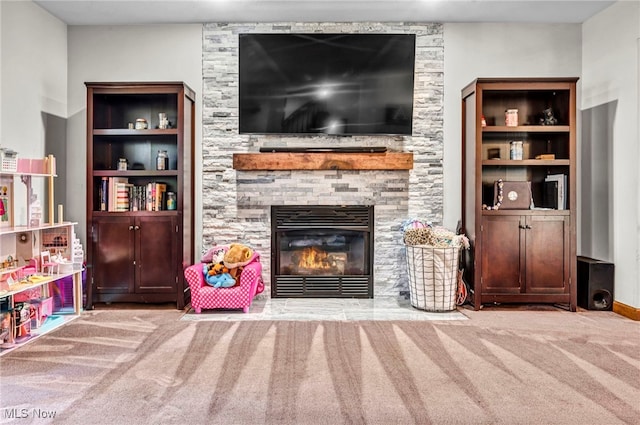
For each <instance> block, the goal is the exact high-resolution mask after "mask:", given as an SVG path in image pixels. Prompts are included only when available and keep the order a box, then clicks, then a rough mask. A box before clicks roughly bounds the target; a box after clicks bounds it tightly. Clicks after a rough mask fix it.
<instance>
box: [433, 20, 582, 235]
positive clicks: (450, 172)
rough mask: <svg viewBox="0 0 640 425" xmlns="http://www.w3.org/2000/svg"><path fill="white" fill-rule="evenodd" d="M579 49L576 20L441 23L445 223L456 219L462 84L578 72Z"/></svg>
mask: <svg viewBox="0 0 640 425" xmlns="http://www.w3.org/2000/svg"><path fill="white" fill-rule="evenodd" d="M580 50H581V33H580V25H578V24H572V25H565V24H493V23H481V24H445V26H444V193H445V195H444V196H445V198H444V224H445V226H447V227H449V228H451V229H455V226H456V223H457V221H458V220H459V219H460V218H461V205H462V204H461V193H462V192H461V191H462V189H461V173H462V169H461V158H462V153H461V143H462V134H461V122H462V121H461V120H462V115H461V103H460V102H461V96H460V92H461V90H462V88H464V87H465V86H466V85H467V84H469V83H470V82H471V81H473V80H474V79H475V78H481V77H579V76H580V61H581V60H580V57H581V56H580ZM579 84H580V82H579V81H578V87H579ZM579 93H580V90H579V89H578V96H579ZM578 137H579V135H578Z"/></svg>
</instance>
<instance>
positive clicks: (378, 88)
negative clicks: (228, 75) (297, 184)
mask: <svg viewBox="0 0 640 425" xmlns="http://www.w3.org/2000/svg"><path fill="white" fill-rule="evenodd" d="M239 39H240V45H239V62H240V69H239V120H240V127H239V130H240V133H243V134H247V133H250V134H303V133H326V134H335V135H357V134H370V135H372V134H390V135H411V128H412V116H413V81H414V62H415V35H414V34H240V37H239Z"/></svg>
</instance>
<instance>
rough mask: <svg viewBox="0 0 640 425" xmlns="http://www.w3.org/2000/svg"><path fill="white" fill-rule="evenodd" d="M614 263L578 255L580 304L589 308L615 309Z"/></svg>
mask: <svg viewBox="0 0 640 425" xmlns="http://www.w3.org/2000/svg"><path fill="white" fill-rule="evenodd" d="M613 279H614V269H613V264H612V263H607V262H605V261H600V260H595V259H593V258H589V257H578V305H579V306H580V307H582V308H586V309H587V310H603V311H605V310H612V309H613Z"/></svg>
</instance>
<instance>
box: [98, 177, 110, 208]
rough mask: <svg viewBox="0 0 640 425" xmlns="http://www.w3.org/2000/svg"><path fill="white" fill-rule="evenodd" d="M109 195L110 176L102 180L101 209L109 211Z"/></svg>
mask: <svg viewBox="0 0 640 425" xmlns="http://www.w3.org/2000/svg"><path fill="white" fill-rule="evenodd" d="M108 196H109V177H103V178H102V180H100V211H107V205H108Z"/></svg>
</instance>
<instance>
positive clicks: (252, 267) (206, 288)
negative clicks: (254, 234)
mask: <svg viewBox="0 0 640 425" xmlns="http://www.w3.org/2000/svg"><path fill="white" fill-rule="evenodd" d="M218 249H224V250H225V251H226V250H227V249H228V247H227V246H218V247H215V248H213V250H218ZM203 260H204V258H203ZM205 262H206V261H203V262H201V263H197V264H194V265H192V266H189V267H187V268H186V269H185V270H184V277H185V278H186V279H187V282H188V283H189V287H190V288H191V307H193V309H194V310H195V312H196V313H198V314H200V312H202V309H203V308H205V309H212V308H224V309H236V308H241V309H242V311H243V312H245V313H248V312H249V307H251V303H252V302H253V298H254V297H255V296H256V295H257V294H259V293H261V292H262V291H264V282H263V280H262V264H261V263H260V254H258V253H257V252H256V251H255V250H254V251H253V256H252V257H251V259H250V262H249V263H248V264H247V265H245V266H244V268H243V269H242V273H241V274H240V284H239V285H236V286H233V287H230V288H224V287H220V288H215V287H213V286H211V285H208V284H207V283H206V282H205V280H204V273H203V265H204V264H205Z"/></svg>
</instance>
